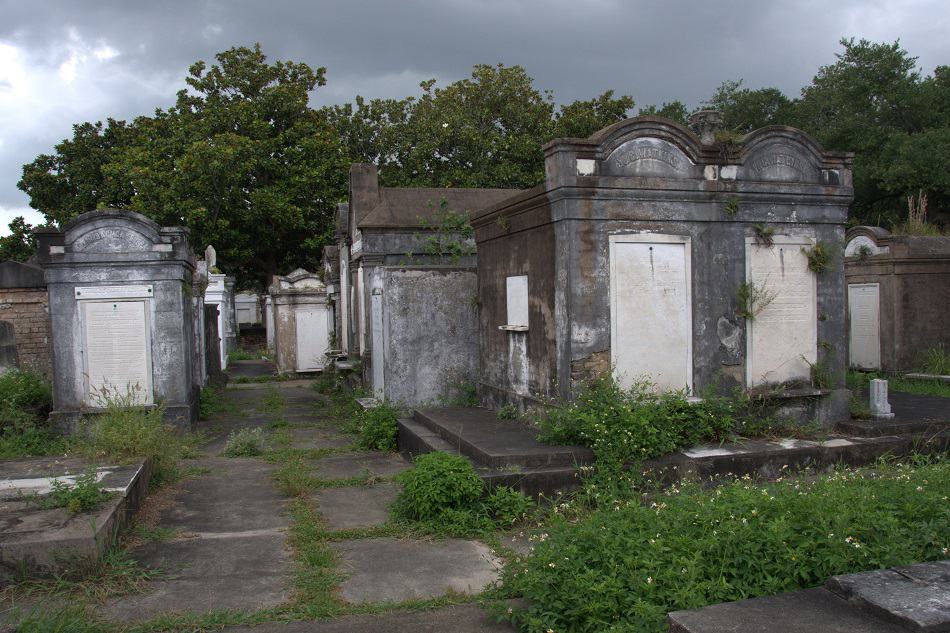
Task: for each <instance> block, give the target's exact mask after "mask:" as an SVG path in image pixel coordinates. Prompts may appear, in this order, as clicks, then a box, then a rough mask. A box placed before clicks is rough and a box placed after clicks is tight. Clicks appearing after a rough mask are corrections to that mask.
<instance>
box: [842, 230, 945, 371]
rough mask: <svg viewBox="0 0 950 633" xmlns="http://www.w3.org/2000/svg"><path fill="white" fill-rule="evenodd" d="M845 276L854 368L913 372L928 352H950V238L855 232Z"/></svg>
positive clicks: (851, 232) (849, 240) (851, 233)
mask: <svg viewBox="0 0 950 633" xmlns="http://www.w3.org/2000/svg"><path fill="white" fill-rule="evenodd" d="M845 275H846V277H847V282H848V328H849V332H848V333H849V350H850V363H851V366H852V367H856V368H859V369H880V370H884V371H911V370H915V369H918V368H920V365H921V362H922V360H923V358H922V355H923V354H924V353H925V352H926V350H929V349H933V348H943V349H944V350H948V351H950V327H947V321H946V310H947V306H948V305H950V237H924V236H913V235H891V234H890V233H889V232H888V231H886V230H884V229H882V228H879V227H872V226H856V227H853V228H851V229H849V230H848V235H847V246H846V248H845Z"/></svg>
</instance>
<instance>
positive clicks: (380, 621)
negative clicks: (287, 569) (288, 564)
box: [224, 604, 515, 633]
mask: <svg viewBox="0 0 950 633" xmlns="http://www.w3.org/2000/svg"><path fill="white" fill-rule="evenodd" d="M514 630H515V629H514V628H513V627H512V626H511V625H510V624H508V623H507V622H498V621H496V620H495V618H494V617H492V616H491V615H489V614H488V613H487V612H486V611H485V610H484V609H483V608H482V607H480V606H479V605H477V604H460V605H456V606H451V607H444V608H442V609H433V610H431V611H397V612H394V613H379V614H374V615H350V616H345V617H342V618H334V619H332V620H323V621H317V622H311V621H307V622H286V623H283V622H282V623H279V624H263V625H260V626H253V627H251V626H247V627H245V626H240V627H234V628H227V629H224V633H379V632H380V631H392V632H393V633H402V632H403V631H406V632H409V631H411V632H412V633H449V632H451V633H512V632H513V631H514Z"/></svg>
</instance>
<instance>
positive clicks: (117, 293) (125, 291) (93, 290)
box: [75, 286, 152, 299]
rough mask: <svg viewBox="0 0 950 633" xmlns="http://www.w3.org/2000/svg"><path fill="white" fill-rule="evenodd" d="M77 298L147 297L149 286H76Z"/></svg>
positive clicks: (150, 290) (149, 294)
mask: <svg viewBox="0 0 950 633" xmlns="http://www.w3.org/2000/svg"><path fill="white" fill-rule="evenodd" d="M75 292H76V298H77V299H133V298H135V299H138V298H141V299H147V298H149V297H151V296H152V287H151V286H85V287H80V288H76V290H75Z"/></svg>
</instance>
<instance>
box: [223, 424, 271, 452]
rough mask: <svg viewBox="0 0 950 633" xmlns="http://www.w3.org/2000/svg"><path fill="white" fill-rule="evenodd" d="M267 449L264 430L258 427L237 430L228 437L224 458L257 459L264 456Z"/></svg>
mask: <svg viewBox="0 0 950 633" xmlns="http://www.w3.org/2000/svg"><path fill="white" fill-rule="evenodd" d="M266 449H267V438H265V437H264V429H263V428H261V427H259V426H258V427H254V428H251V429H236V430H234V431H231V433H230V434H229V435H228V441H227V444H226V445H225V447H224V456H225V457H257V456H258V455H263V454H264V451H265V450H266Z"/></svg>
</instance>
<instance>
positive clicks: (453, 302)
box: [380, 266, 478, 405]
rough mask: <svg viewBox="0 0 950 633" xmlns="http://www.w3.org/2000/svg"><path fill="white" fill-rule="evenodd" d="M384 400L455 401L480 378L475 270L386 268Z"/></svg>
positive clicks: (411, 402) (403, 402) (407, 402)
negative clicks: (459, 389)
mask: <svg viewBox="0 0 950 633" xmlns="http://www.w3.org/2000/svg"><path fill="white" fill-rule="evenodd" d="M381 272H382V274H381V276H380V280H381V283H382V287H381V290H382V299H383V301H382V307H383V313H382V316H383V324H384V330H383V331H384V337H383V345H384V349H385V360H384V367H385V374H384V384H385V389H384V393H385V397H386V398H387V399H388V400H390V401H391V402H394V403H397V404H400V405H418V404H422V403H431V402H437V401H438V400H439V399H441V398H445V397H451V396H452V395H453V389H454V388H455V386H456V384H457V383H458V382H460V381H466V382H474V381H475V378H476V375H477V372H478V330H477V310H476V300H477V280H476V275H475V269H474V268H471V267H449V266H423V267H412V268H410V267H383V268H382V269H381Z"/></svg>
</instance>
